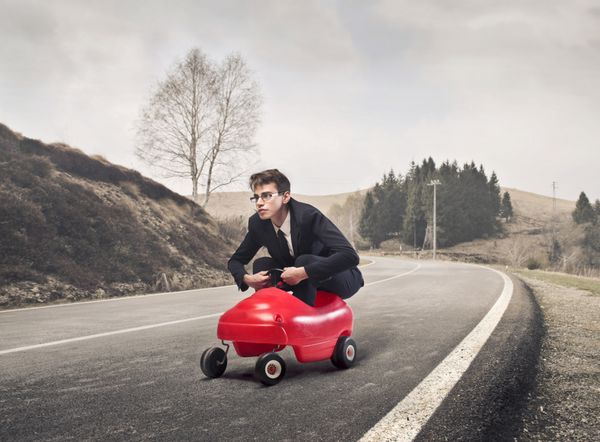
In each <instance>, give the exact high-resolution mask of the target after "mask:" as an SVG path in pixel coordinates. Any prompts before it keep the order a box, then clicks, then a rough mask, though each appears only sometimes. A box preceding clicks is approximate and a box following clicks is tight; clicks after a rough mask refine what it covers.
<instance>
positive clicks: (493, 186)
mask: <svg viewBox="0 0 600 442" xmlns="http://www.w3.org/2000/svg"><path fill="white" fill-rule="evenodd" d="M488 186H489V188H490V198H491V200H492V211H493V213H494V216H498V215H499V214H500V204H501V200H500V186H499V185H498V177H497V176H496V172H492V176H491V177H490V180H489V181H488Z"/></svg>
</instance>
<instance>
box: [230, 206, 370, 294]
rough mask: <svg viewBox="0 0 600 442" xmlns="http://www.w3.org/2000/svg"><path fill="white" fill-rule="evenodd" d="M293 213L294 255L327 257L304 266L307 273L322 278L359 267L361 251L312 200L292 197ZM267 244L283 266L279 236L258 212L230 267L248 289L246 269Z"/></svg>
mask: <svg viewBox="0 0 600 442" xmlns="http://www.w3.org/2000/svg"><path fill="white" fill-rule="evenodd" d="M288 208H289V210H290V211H289V214H288V216H290V217H291V219H290V222H291V235H292V247H293V249H294V256H295V257H298V256H300V255H318V256H323V257H327V259H325V260H322V261H321V262H315V263H311V264H308V265H306V266H304V270H306V274H307V275H308V277H309V278H310V279H312V280H314V281H323V280H326V279H328V278H329V277H331V276H332V275H335V274H336V273H339V272H342V271H344V270H347V269H350V268H352V267H356V266H357V265H358V262H359V258H358V254H357V253H356V251H355V250H354V248H353V247H352V246H351V245H350V243H349V242H348V240H347V239H346V238H345V237H344V235H343V234H342V232H340V230H339V229H338V228H337V227H336V226H335V225H334V224H333V223H332V222H331V221H330V220H329V219H328V218H327V217H326V216H325V215H323V214H322V213H321V212H320V211H319V210H318V209H317V208H315V207H313V206H311V205H310V204H305V203H301V202H299V201H296V200H294V199H293V198H292V199H290V201H289V202H288ZM263 246H264V247H266V248H267V250H268V251H269V255H271V258H273V260H274V261H275V263H276V264H277V265H278V266H279V267H281V268H283V266H284V264H283V262H284V260H283V257H282V256H281V251H280V249H279V245H278V242H277V236H276V234H275V229H274V228H273V223H272V222H271V220H270V219H267V220H261V219H260V217H259V216H258V214H257V213H255V214H254V215H252V216H251V217H250V219H249V220H248V233H247V234H246V237H245V238H244V240H243V241H242V243H241V244H240V246H239V247H238V249H237V250H236V251H235V253H234V254H233V255H232V256H231V258H230V259H229V262H228V263H227V267H228V268H229V271H230V272H231V274H232V275H233V277H234V279H235V282H236V284H237V285H238V287H239V288H240V290H242V291H244V290H246V289H248V285H247V284H245V283H244V275H245V274H246V273H248V272H246V269H245V268H244V266H245V265H246V264H248V263H249V262H250V260H251V259H252V258H254V255H256V253H257V252H258V250H259V249H260V248H261V247H263Z"/></svg>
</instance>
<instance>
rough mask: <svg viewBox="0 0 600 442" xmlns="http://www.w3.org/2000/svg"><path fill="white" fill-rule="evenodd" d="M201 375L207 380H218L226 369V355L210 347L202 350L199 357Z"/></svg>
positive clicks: (222, 351) (221, 350)
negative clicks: (207, 378)
mask: <svg viewBox="0 0 600 442" xmlns="http://www.w3.org/2000/svg"><path fill="white" fill-rule="evenodd" d="M200 368H201V369H202V373H204V374H205V375H206V377H209V378H218V377H219V376H221V375H222V374H223V373H225V369H226V368H227V354H226V353H225V350H223V349H222V348H219V347H210V348H207V349H206V350H204V352H203V353H202V356H201V357H200Z"/></svg>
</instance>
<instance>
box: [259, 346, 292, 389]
mask: <svg viewBox="0 0 600 442" xmlns="http://www.w3.org/2000/svg"><path fill="white" fill-rule="evenodd" d="M254 374H255V375H256V378H257V379H258V380H259V381H260V382H262V383H263V384H265V385H275V384H278V383H279V381H281V379H283V377H284V376H285V361H284V360H283V358H282V357H281V356H279V355H278V354H277V353H273V352H271V353H265V354H263V355H261V356H260V357H259V358H258V360H257V361H256V366H255V367H254Z"/></svg>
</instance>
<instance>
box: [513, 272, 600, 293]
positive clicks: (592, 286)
mask: <svg viewBox="0 0 600 442" xmlns="http://www.w3.org/2000/svg"><path fill="white" fill-rule="evenodd" d="M515 273H517V274H519V275H523V276H529V277H532V278H535V279H539V280H540V281H545V282H550V283H552V284H557V285H561V286H563V287H573V288H576V289H580V290H587V291H588V292H591V293H593V294H594V295H600V279H595V278H586V277H583V276H575V275H567V274H565V273H556V272H545V271H543V270H515Z"/></svg>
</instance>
